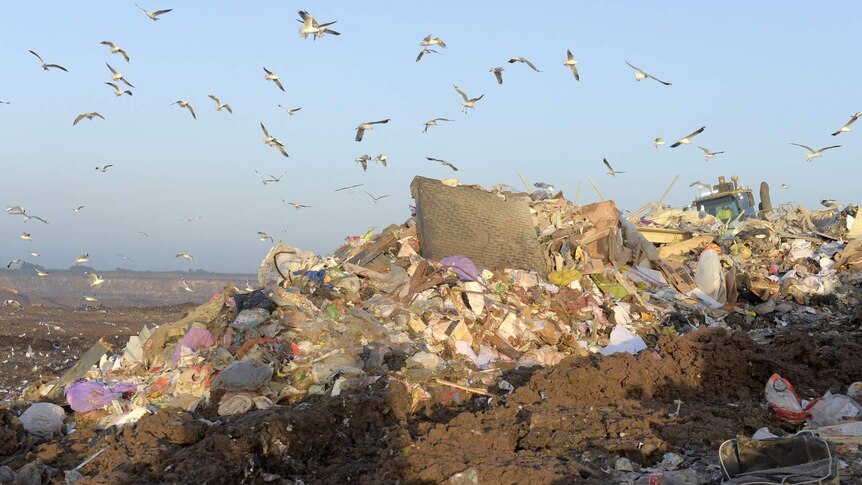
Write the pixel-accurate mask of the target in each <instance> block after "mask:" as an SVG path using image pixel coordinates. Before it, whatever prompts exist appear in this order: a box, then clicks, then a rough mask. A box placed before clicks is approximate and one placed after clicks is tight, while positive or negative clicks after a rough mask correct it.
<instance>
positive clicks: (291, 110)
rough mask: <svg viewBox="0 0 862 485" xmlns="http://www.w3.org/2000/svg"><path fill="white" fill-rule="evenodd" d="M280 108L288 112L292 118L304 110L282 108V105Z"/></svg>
mask: <svg viewBox="0 0 862 485" xmlns="http://www.w3.org/2000/svg"><path fill="white" fill-rule="evenodd" d="M278 107H279V108H281V109H283V110H285V111H287V114H289V115H290V116H293V115H294V114H295V113H296V112H297V111H299V110H301V109H302V108H288V107H287V106H282V105H278Z"/></svg>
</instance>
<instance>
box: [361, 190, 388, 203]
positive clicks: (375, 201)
mask: <svg viewBox="0 0 862 485" xmlns="http://www.w3.org/2000/svg"><path fill="white" fill-rule="evenodd" d="M363 192H365V193H366V194H368V197H371V200H372V201H374V205H377V201H378V200H380V199H382V198H384V197H389V194H386V195H380V196H377V197H375V196H373V195H371V193H370V192H368V191H365V190H363Z"/></svg>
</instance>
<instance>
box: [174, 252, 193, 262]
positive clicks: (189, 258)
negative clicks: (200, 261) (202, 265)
mask: <svg viewBox="0 0 862 485" xmlns="http://www.w3.org/2000/svg"><path fill="white" fill-rule="evenodd" d="M176 258H183V259H187V260H189V261H192V260H193V259H195V258H194V256H192V255H191V254H189V253H177V254H176V256H174V259H176Z"/></svg>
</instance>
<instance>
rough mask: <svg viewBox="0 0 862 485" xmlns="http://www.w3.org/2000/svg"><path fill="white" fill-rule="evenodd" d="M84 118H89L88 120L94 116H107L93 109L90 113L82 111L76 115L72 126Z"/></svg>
mask: <svg viewBox="0 0 862 485" xmlns="http://www.w3.org/2000/svg"><path fill="white" fill-rule="evenodd" d="M84 118H86V119H88V120H92V119H93V118H102V119H105V117H104V116H102V115H100V114H99V113H96V112H95V111H91V112H89V113H81V114H79V115H78V116H76V117H75V121H73V122H72V126H75V125H77V124H78V122H79V121H81V120H83V119H84Z"/></svg>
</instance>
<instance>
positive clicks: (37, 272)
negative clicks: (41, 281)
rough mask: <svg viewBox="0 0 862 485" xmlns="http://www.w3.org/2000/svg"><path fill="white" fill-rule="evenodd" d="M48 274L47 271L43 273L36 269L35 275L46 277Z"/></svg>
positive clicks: (41, 270)
mask: <svg viewBox="0 0 862 485" xmlns="http://www.w3.org/2000/svg"><path fill="white" fill-rule="evenodd" d="M49 274H50V273H48V272H47V271H45V270H43V269H39V268H36V275H37V276H48V275H49Z"/></svg>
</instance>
